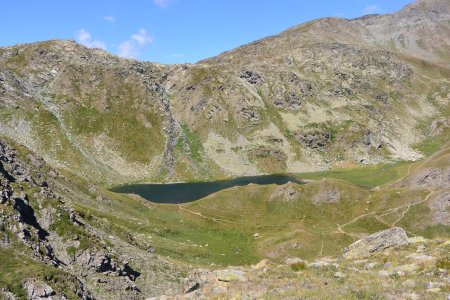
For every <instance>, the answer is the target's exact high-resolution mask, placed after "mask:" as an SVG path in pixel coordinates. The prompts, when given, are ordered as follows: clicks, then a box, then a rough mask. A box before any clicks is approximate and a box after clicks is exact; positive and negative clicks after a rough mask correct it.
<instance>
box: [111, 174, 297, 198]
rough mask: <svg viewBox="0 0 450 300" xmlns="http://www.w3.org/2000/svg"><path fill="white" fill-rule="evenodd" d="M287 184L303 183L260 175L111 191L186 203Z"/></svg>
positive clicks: (282, 177)
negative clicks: (246, 188)
mask: <svg viewBox="0 0 450 300" xmlns="http://www.w3.org/2000/svg"><path fill="white" fill-rule="evenodd" d="M288 182H295V183H300V184H302V183H304V182H303V181H302V180H300V179H298V178H296V177H294V176H290V175H262V176H249V177H239V178H234V179H230V180H219V181H211V182H186V183H168V184H155V183H142V184H130V185H122V186H118V187H115V188H113V189H112V191H113V192H117V193H126V194H136V195H139V196H141V197H142V198H145V199H147V200H149V201H152V202H155V203H174V204H177V203H187V202H192V201H195V200H198V199H201V198H204V197H206V196H208V195H210V194H213V193H215V192H218V191H220V190H223V189H227V188H230V187H233V186H244V185H248V184H250V183H254V184H261V185H264V184H277V185H281V184H285V183H288Z"/></svg>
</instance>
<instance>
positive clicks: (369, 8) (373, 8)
mask: <svg viewBox="0 0 450 300" xmlns="http://www.w3.org/2000/svg"><path fill="white" fill-rule="evenodd" d="M380 11H381V9H380V7H378V4H372V5H368V6H366V8H365V9H364V13H365V14H375V13H378V12H380Z"/></svg>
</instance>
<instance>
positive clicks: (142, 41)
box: [131, 28, 153, 46]
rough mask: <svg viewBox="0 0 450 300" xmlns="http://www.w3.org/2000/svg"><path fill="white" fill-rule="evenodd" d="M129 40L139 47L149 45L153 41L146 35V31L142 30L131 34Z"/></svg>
mask: <svg viewBox="0 0 450 300" xmlns="http://www.w3.org/2000/svg"><path fill="white" fill-rule="evenodd" d="M131 38H132V39H133V40H135V41H136V42H138V44H139V45H141V46H144V45H146V44H149V43H151V42H152V41H153V38H152V37H151V36H150V35H148V33H147V31H146V30H145V29H144V28H141V29H139V31H138V33H136V34H133V35H132V36H131Z"/></svg>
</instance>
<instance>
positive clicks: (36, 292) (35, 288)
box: [23, 280, 55, 299]
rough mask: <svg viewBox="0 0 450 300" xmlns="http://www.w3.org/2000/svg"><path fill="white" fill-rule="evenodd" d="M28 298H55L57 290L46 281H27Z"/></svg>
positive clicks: (25, 284)
mask: <svg viewBox="0 0 450 300" xmlns="http://www.w3.org/2000/svg"><path fill="white" fill-rule="evenodd" d="M23 286H24V288H25V290H26V291H27V295H28V299H55V298H54V297H53V296H54V295H55V291H54V290H53V289H52V288H51V287H50V286H49V285H48V284H46V283H45V282H42V281H37V280H36V281H27V282H25V283H24V285H23Z"/></svg>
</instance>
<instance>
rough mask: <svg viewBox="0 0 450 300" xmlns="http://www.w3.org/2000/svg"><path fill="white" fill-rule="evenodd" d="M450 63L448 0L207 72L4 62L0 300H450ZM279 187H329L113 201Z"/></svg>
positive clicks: (91, 56) (284, 37)
mask: <svg viewBox="0 0 450 300" xmlns="http://www.w3.org/2000/svg"><path fill="white" fill-rule="evenodd" d="M449 53H450V2H449V1H448V0H419V1H417V2H415V3H413V4H411V5H408V6H407V7H405V8H404V9H403V10H401V11H399V12H397V13H394V14H390V15H371V16H365V17H361V18H357V19H353V20H346V19H337V18H326V19H320V20H316V21H311V22H308V23H306V24H302V25H299V26H296V27H293V28H291V29H289V30H287V31H285V32H282V33H281V34H279V35H276V36H272V37H268V38H265V39H262V40H260V41H256V42H254V43H251V44H248V45H245V46H242V47H240V48H237V49H234V50H232V51H229V52H226V53H223V54H221V55H219V56H217V57H213V58H210V59H206V60H204V61H201V62H199V63H196V64H185V65H161V64H156V63H149V62H139V61H135V60H128V59H121V58H119V57H116V56H114V55H111V54H109V53H107V52H105V51H102V50H99V49H88V48H86V47H83V46H81V45H79V44H77V43H75V42H73V41H69V40H54V41H46V42H39V43H33V44H25V45H16V46H11V47H4V48H0V299H44V298H45V299H80V298H81V299H148V298H149V297H158V296H161V295H166V296H161V297H160V298H157V299H167V297H168V298H169V299H171V298H175V299H184V298H193V299H195V298H202V297H203V298H214V297H215V298H220V299H221V298H230V297H236V298H249V299H253V298H264V297H265V298H275V299H276V298H281V299H287V298H295V299H296V298H299V297H302V298H308V299H310V298H312V299H322V298H333V297H334V298H338V299H340V298H342V299H444V297H446V296H447V297H448V293H449V292H450V289H449V282H450V277H449V267H450V263H449V261H450V260H449V259H450V257H449V251H448V250H449V245H450V244H449V240H448V239H449V238H450V230H449V228H450V223H449V220H450V144H449V140H450V55H449ZM422 157H423V159H422ZM399 161H401V162H399ZM378 163H379V164H378ZM368 164H370V166H367V165H368ZM318 170H320V172H313V171H318ZM275 172H293V173H300V172H301V173H302V174H301V175H299V176H301V177H303V178H305V179H311V180H312V181H311V182H308V183H306V184H303V185H300V184H296V183H288V184H285V185H281V186H277V185H273V184H271V185H254V184H250V185H247V186H236V187H233V188H229V189H224V190H221V191H219V192H216V193H213V194H211V195H209V196H207V197H205V198H203V199H200V200H198V201H195V202H191V203H183V204H156V203H152V202H150V201H146V200H144V199H142V198H140V197H138V196H136V195H126V194H117V193H114V192H112V191H111V190H110V187H111V186H112V185H115V184H118V183H124V182H129V181H159V182H165V181H175V180H203V179H218V178H223V177H227V176H236V175H248V174H261V173H275ZM306 172H308V173H306ZM292 176H296V175H292ZM230 266H238V267H230ZM198 268H200V269H198Z"/></svg>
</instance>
